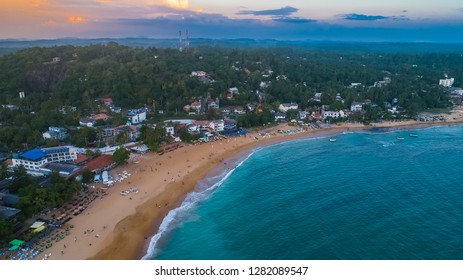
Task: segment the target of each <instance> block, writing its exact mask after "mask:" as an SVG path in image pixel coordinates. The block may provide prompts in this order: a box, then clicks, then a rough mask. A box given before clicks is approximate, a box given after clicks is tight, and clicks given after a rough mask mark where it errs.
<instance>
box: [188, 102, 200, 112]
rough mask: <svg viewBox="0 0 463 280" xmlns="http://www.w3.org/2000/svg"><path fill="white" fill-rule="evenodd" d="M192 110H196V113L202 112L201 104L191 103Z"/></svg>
mask: <svg viewBox="0 0 463 280" xmlns="http://www.w3.org/2000/svg"><path fill="white" fill-rule="evenodd" d="M190 109H191V110H195V111H196V112H199V111H201V102H199V101H195V102H193V103H191V105H190Z"/></svg>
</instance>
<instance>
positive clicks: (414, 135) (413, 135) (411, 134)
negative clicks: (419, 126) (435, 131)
mask: <svg viewBox="0 0 463 280" xmlns="http://www.w3.org/2000/svg"><path fill="white" fill-rule="evenodd" d="M410 137H418V135H417V134H413V133H410Z"/></svg>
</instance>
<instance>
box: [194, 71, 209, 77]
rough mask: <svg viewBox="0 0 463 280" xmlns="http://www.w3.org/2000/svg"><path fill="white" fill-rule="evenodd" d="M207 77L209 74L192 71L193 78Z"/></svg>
mask: <svg viewBox="0 0 463 280" xmlns="http://www.w3.org/2000/svg"><path fill="white" fill-rule="evenodd" d="M206 76H207V73H206V72H204V71H191V77H198V78H204V77H206Z"/></svg>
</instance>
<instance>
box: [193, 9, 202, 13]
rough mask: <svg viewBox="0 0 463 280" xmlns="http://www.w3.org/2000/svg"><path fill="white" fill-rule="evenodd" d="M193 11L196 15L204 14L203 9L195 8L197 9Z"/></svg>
mask: <svg viewBox="0 0 463 280" xmlns="http://www.w3.org/2000/svg"><path fill="white" fill-rule="evenodd" d="M194 11H195V12H197V13H204V9H203V8H197V9H194Z"/></svg>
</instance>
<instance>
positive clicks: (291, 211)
mask: <svg viewBox="0 0 463 280" xmlns="http://www.w3.org/2000/svg"><path fill="white" fill-rule="evenodd" d="M410 133H416V134H418V137H410V136H409V134H410ZM398 136H401V137H403V138H404V140H397V137H398ZM462 160H463V127H462V126H453V127H433V128H428V129H422V130H413V131H395V132H358V133H348V134H343V135H339V136H337V141H336V142H330V141H328V138H319V139H305V140H296V141H292V142H288V143H283V144H279V145H275V146H271V147H266V148H263V149H261V150H258V151H255V152H254V153H253V154H252V155H251V156H250V157H249V158H248V159H246V160H244V162H242V164H241V165H240V166H239V167H237V168H236V170H234V172H231V174H228V175H227V176H228V177H227V178H226V179H224V180H223V182H221V183H219V184H216V185H215V186H214V187H212V188H209V187H210V185H208V182H207V181H206V182H203V186H202V188H203V189H207V188H209V189H207V190H205V191H203V192H202V193H199V194H192V196H190V197H189V198H188V199H187V201H186V202H185V203H184V205H183V206H182V208H181V209H177V210H176V211H173V212H172V213H171V214H172V215H169V217H168V218H167V219H166V221H165V223H163V225H162V226H161V231H160V233H159V234H158V235H156V236H155V237H154V238H153V240H152V242H151V246H150V249H149V252H148V255H147V257H146V258H148V259H253V260H254V259H264V260H266V259H310V260H332V259H340V260H346V259H359V260H362V259H378V260H381V259H394V260H396V259H397V260H403V259H416V260H420V259H433V260H434V259H459V260H461V259H463V166H462Z"/></svg>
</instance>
